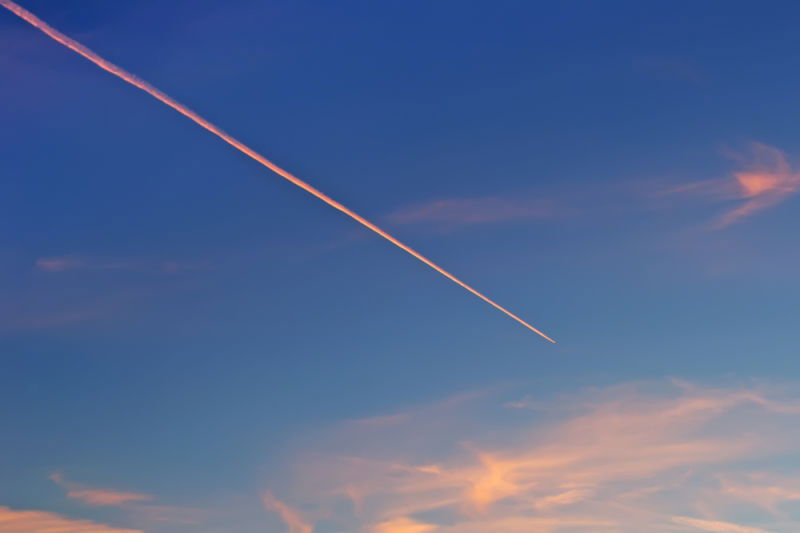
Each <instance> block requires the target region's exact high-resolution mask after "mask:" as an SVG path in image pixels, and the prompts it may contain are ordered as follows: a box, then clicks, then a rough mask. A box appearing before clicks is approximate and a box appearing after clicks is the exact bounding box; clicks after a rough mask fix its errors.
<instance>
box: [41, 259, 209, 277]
mask: <svg viewBox="0 0 800 533" xmlns="http://www.w3.org/2000/svg"><path fill="white" fill-rule="evenodd" d="M35 265H36V269H37V270H40V271H41V272H49V273H58V272H67V271H72V270H96V271H98V270H129V271H137V272H151V273H175V272H184V271H188V270H206V269H208V265H202V264H198V263H185V262H180V261H171V260H170V261H166V260H165V261H153V260H143V259H103V258H97V257H89V256H79V255H65V256H56V257H40V258H39V259H37V260H36V262H35Z"/></svg>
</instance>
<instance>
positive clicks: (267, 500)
mask: <svg viewBox="0 0 800 533" xmlns="http://www.w3.org/2000/svg"><path fill="white" fill-rule="evenodd" d="M261 501H263V502H264V506H265V507H266V508H267V509H269V510H271V511H273V512H275V513H277V514H278V515H279V516H280V517H281V519H282V520H283V521H284V523H286V527H287V528H288V529H287V530H286V531H287V533H312V531H313V529H314V528H313V527H312V526H311V525H309V524H308V523H306V521H305V520H304V519H303V517H302V516H300V513H299V512H298V511H297V510H296V509H293V508H291V507H289V506H288V505H286V504H285V503H284V502H282V501H281V500H279V499H278V498H276V497H275V496H274V495H273V494H272V493H271V492H265V493H264V494H263V495H262V497H261Z"/></svg>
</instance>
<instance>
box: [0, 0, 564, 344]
mask: <svg viewBox="0 0 800 533" xmlns="http://www.w3.org/2000/svg"><path fill="white" fill-rule="evenodd" d="M0 5H1V6H3V7H5V8H6V9H8V10H9V11H11V12H12V13H14V14H15V15H17V16H19V17H20V18H22V19H23V20H25V21H26V22H28V23H29V24H31V25H32V26H34V27H35V28H37V29H39V30H41V31H42V32H44V33H45V34H46V35H47V36H48V37H51V38H52V39H54V40H56V41H58V42H59V43H61V44H63V45H64V46H66V47H67V48H69V49H70V50H72V51H74V52H77V53H79V54H80V55H82V56H83V57H85V58H86V59H88V60H89V61H91V62H92V63H94V64H95V65H97V66H98V67H100V68H102V69H103V70H107V71H108V72H110V73H111V74H113V75H115V76H117V77H118V78H121V79H122V80H124V81H126V82H128V83H130V84H131V85H134V86H136V87H138V88H139V89H141V90H143V91H144V92H146V93H147V94H149V95H150V96H152V97H153V98H155V99H157V100H160V101H161V102H162V103H164V104H167V105H168V106H170V107H171V108H172V109H174V110H175V111H177V112H178V113H180V114H182V115H184V116H186V117H188V118H189V119H191V120H193V121H194V122H196V123H197V124H199V125H200V126H202V127H204V128H205V129H207V130H208V131H210V132H211V133H213V134H214V135H216V136H217V137H219V138H220V139H222V140H223V141H225V142H226V143H228V144H230V145H231V146H233V147H234V148H236V149H237V150H239V151H240V152H242V153H243V154H245V155H247V156H250V157H251V158H253V159H255V160H256V161H258V162H259V163H261V164H262V165H264V166H265V167H267V168H268V169H270V170H271V171H273V172H275V173H276V174H278V175H279V176H281V177H283V178H286V179H287V180H289V181H291V182H292V183H294V184H295V185H297V186H298V187H300V188H301V189H304V190H305V191H307V192H309V193H311V194H313V195H314V196H316V197H317V198H319V199H320V200H322V201H323V202H325V203H326V204H328V205H330V206H331V207H334V208H336V209H338V210H339V211H341V212H342V213H344V214H345V215H347V216H349V217H350V218H352V219H353V220H355V221H356V222H358V223H359V224H361V225H362V226H366V227H367V228H369V229H371V230H372V231H374V232H375V233H377V234H378V235H380V236H381V237H383V238H384V239H386V240H387V241H389V242H390V243H392V244H394V245H395V246H397V247H398V248H400V249H402V250H404V251H406V252H407V253H409V254H411V255H412V256H414V257H416V258H417V259H419V260H420V261H422V262H423V263H425V264H426V265H428V266H429V267H431V268H432V269H434V270H435V271H436V272H438V273H439V274H441V275H443V276H444V277H446V278H447V279H449V280H450V281H452V282H454V283H457V284H458V285H460V286H461V287H463V288H464V289H466V290H468V291H469V292H471V293H472V294H474V295H475V296H477V297H478V298H480V299H481V300H483V301H484V302H486V303H488V304H489V305H491V306H492V307H494V308H495V309H497V310H499V311H501V312H502V313H505V314H506V315H507V316H509V317H511V318H513V319H514V320H516V321H517V322H519V323H520V324H522V325H523V326H525V327H526V328H528V329H530V330H531V331H533V332H535V333H537V334H539V335H541V336H542V337H544V338H545V339H547V340H548V341H550V342H553V343H555V342H556V341H555V340H553V339H552V338H550V337H548V336H547V335H545V334H544V333H542V332H541V331H539V330H538V329H536V328H535V327H533V326H532V325H531V324H528V323H527V322H525V321H524V320H523V319H521V318H520V317H518V316H517V315H515V314H514V313H512V312H511V311H509V310H508V309H506V308H505V307H503V306H501V305H500V304H498V303H497V302H495V301H494V300H492V299H490V298H489V297H488V296H485V295H483V294H482V293H480V292H478V291H477V290H475V289H473V288H472V287H470V286H469V285H467V284H466V283H464V282H463V281H461V280H460V279H458V278H457V277H455V276H454V275H453V274H451V273H450V272H448V271H446V270H445V269H443V268H442V267H440V266H439V265H437V264H436V263H434V262H433V261H431V260H430V259H428V258H427V257H425V256H424V255H422V254H420V253H419V252H417V251H415V250H414V249H412V248H411V247H409V246H407V245H405V244H403V243H402V242H400V241H399V240H397V239H396V238H394V237H392V236H391V235H389V234H388V233H386V232H385V231H383V230H382V229H381V228H379V227H378V226H376V225H375V224H373V223H372V222H370V221H369V220H367V219H365V218H364V217H362V216H361V215H359V214H358V213H356V212H354V211H352V210H350V209H349V208H347V207H345V206H344V205H342V204H340V203H339V202H337V201H336V200H334V199H333V198H331V197H330V196H328V195H327V194H325V193H323V192H321V191H318V190H317V189H316V188H314V187H312V186H311V185H309V184H308V183H306V182H305V181H303V180H301V179H300V178H298V177H297V176H295V175H293V174H291V173H290V172H288V171H286V170H284V169H282V168H281V167H279V166H278V165H276V164H275V163H273V162H272V161H270V160H269V159H267V158H266V157H264V156H263V155H261V154H259V153H258V152H256V151H255V150H253V149H252V148H249V147H248V146H246V145H245V144H243V143H242V142H240V141H238V140H237V139H235V138H233V137H231V136H230V135H228V134H227V133H225V132H224V131H222V130H221V129H220V128H218V127H217V126H215V125H214V124H212V123H210V122H209V121H207V120H206V119H204V118H203V117H201V116H200V115H198V114H197V113H195V112H194V111H192V110H191V109H189V108H188V107H186V106H185V105H183V104H182V103H180V102H178V101H177V100H175V99H173V98H172V97H170V96H168V95H167V94H165V93H163V92H161V91H160V90H158V89H156V88H155V87H153V86H152V85H150V84H149V83H147V82H146V81H144V80H142V79H141V78H139V77H137V76H134V75H133V74H131V73H130V72H128V71H126V70H123V69H122V68H120V67H118V66H117V65H115V64H114V63H111V62H110V61H107V60H105V59H103V58H102V57H100V56H99V55H97V54H96V53H94V52H92V51H91V50H89V49H88V48H87V47H85V46H84V45H82V44H81V43H79V42H77V41H75V40H74V39H71V38H69V37H67V36H66V35H64V34H63V33H61V32H60V31H58V30H56V29H55V28H53V27H52V26H50V25H49V24H47V23H46V22H44V21H43V20H41V19H40V18H39V17H37V16H36V15H34V14H33V13H31V12H30V11H28V10H26V9H24V8H23V7H21V6H19V5H17V4H16V3H15V2H12V1H11V0H0Z"/></svg>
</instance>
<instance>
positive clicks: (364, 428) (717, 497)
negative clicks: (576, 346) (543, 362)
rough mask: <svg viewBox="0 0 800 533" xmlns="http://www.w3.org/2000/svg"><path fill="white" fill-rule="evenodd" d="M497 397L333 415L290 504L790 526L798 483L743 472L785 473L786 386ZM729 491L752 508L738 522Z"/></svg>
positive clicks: (799, 430) (640, 527) (496, 519)
mask: <svg viewBox="0 0 800 533" xmlns="http://www.w3.org/2000/svg"><path fill="white" fill-rule="evenodd" d="M498 394H499V393H498V392H497V391H495V392H493V393H488V394H478V395H463V396H460V397H459V399H458V401H445V402H440V403H439V404H436V405H434V406H432V407H423V408H418V409H413V410H409V411H406V412H404V413H403V416H396V415H393V416H390V417H389V418H387V419H386V420H389V421H391V423H386V424H384V423H378V424H376V423H364V421H356V422H348V423H346V424H345V425H344V427H342V429H341V431H339V432H334V433H333V434H331V435H328V436H327V437H325V438H320V439H318V441H319V443H320V444H319V447H318V448H316V447H315V448H312V449H309V450H306V451H304V452H302V453H298V455H297V456H296V457H295V458H294V459H293V460H292V461H291V462H292V463H293V464H294V467H293V468H292V470H291V473H290V475H289V476H288V478H287V479H285V480H284V484H283V486H284V487H285V488H286V491H287V493H288V494H290V495H291V497H290V498H289V500H288V501H290V502H297V503H298V504H300V505H302V507H303V508H304V509H308V514H307V516H308V517H311V516H324V517H325V520H326V523H331V524H334V525H335V526H334V527H338V528H340V529H342V530H346V531H353V532H364V533H388V532H392V533H394V532H395V531H396V532H398V533H406V532H409V533H411V532H414V533H416V532H417V531H419V532H424V533H429V532H430V533H473V532H475V533H477V532H484V531H502V532H503V533H516V532H519V533H522V532H525V533H529V532H530V531H536V532H537V533H579V532H580V533H600V532H603V533H611V532H616V533H619V532H626V533H627V532H638V531H681V530H685V529H682V528H688V527H691V528H694V529H695V530H697V529H700V530H703V529H702V528H703V527H705V528H706V529H705V531H730V532H738V533H745V532H749V533H755V532H762V533H763V532H764V531H771V532H773V533H790V532H793V531H798V530H800V515H798V516H795V515H791V514H790V515H788V516H787V515H786V514H783V515H781V514H779V513H778V511H781V509H778V506H780V505H781V504H782V503H784V502H787V501H792V500H793V499H795V497H797V494H798V493H797V492H795V488H794V487H795V486H796V485H795V484H793V483H792V482H791V481H790V480H789V479H783V478H781V479H777V478H774V477H769V476H768V475H765V474H762V475H760V477H759V476H756V477H753V475H751V474H752V471H751V470H750V469H751V468H754V465H756V464H757V465H759V468H760V469H761V470H760V471H765V472H776V471H781V470H785V469H786V465H782V464H781V463H780V458H781V456H782V455H785V454H786V453H788V452H791V451H792V450H794V449H796V448H797V446H800V420H799V418H800V409H798V404H797V401H796V400H794V399H792V398H787V396H786V395H784V394H779V393H778V392H777V391H771V390H770V389H768V388H762V387H733V388H711V387H701V386H697V385H692V384H687V383H683V382H679V381H674V382H669V383H658V384H628V385H622V386H618V387H612V388H608V389H603V390H590V391H584V392H581V393H578V394H575V395H573V396H570V397H565V398H561V399H559V400H558V401H555V402H554V401H549V402H548V401H545V400H544V399H541V400H539V401H537V402H535V403H536V404H537V405H545V404H549V406H548V407H547V408H542V409H536V410H528V409H508V408H507V407H504V405H505V404H507V403H508V402H507V400H506V401H501V400H496V396H497V395H498ZM534 397H535V395H529V398H530V399H531V400H530V401H533V400H532V398H534ZM367 420H370V419H367ZM371 420H381V418H374V419H371ZM785 475H786V476H787V478H788V477H789V475H788V474H785ZM798 479H800V477H798ZM742 486H744V487H746V488H748V489H750V491H751V492H748V491H747V490H742V488H741V487H742ZM776 486H780V487H782V489H781V490H780V491H779V490H777V489H775V487H776ZM770 487H771V488H770ZM765 494H766V495H771V496H769V497H767V496H765ZM742 500H748V501H752V502H755V503H757V504H758V505H759V507H757V508H754V509H755V510H754V511H753V513H751V515H748V516H747V519H746V520H740V519H738V518H737V517H738V515H736V514H735V512H736V510H737V509H738V508H741V505H737V502H740V501H742ZM784 511H785V510H784ZM691 516H700V517H701V518H689V517H691ZM778 519H780V522H776V521H777V520H778ZM287 522H288V521H287ZM741 523H744V524H747V525H736V524H741ZM778 523H779V524H780V527H778V528H776V527H774V526H775V524H778ZM302 524H303V525H304V527H306V528H310V527H311V524H310V522H308V520H307V521H306V522H302ZM712 527H717V528H724V527H727V528H728V529H709V528H712ZM676 528H678V529H676ZM735 528H739V529H735ZM748 528H749V529H748ZM290 531H311V529H306V530H301V529H295V530H290Z"/></svg>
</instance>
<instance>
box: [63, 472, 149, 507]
mask: <svg viewBox="0 0 800 533" xmlns="http://www.w3.org/2000/svg"><path fill="white" fill-rule="evenodd" d="M50 479H51V480H53V481H54V482H55V483H57V484H59V485H61V486H62V487H64V488H65V489H67V498H72V499H74V500H80V501H82V502H83V503H85V504H87V505H93V506H97V507H104V506H120V505H123V504H126V503H131V502H142V501H150V500H152V499H153V496H150V495H149V494H142V493H139V492H127V491H120V490H114V489H99V488H92V487H88V486H86V485H83V484H81V483H75V482H72V481H69V480H67V479H66V478H64V475H63V474H62V473H60V472H56V473H54V474H51V475H50Z"/></svg>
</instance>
